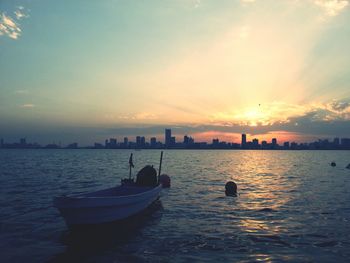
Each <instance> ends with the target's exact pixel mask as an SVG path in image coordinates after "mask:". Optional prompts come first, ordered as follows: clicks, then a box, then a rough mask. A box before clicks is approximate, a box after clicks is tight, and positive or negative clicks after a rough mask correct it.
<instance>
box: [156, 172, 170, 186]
mask: <svg viewBox="0 0 350 263" xmlns="http://www.w3.org/2000/svg"><path fill="white" fill-rule="evenodd" d="M159 182H160V183H161V184H162V187H163V188H169V187H170V177H169V175H167V174H162V175H161V176H160V177H159Z"/></svg>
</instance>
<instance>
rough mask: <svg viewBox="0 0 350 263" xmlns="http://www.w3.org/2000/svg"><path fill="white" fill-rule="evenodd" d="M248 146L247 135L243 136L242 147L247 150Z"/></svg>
mask: <svg viewBox="0 0 350 263" xmlns="http://www.w3.org/2000/svg"><path fill="white" fill-rule="evenodd" d="M246 145H247V135H246V134H244V133H243V134H242V141H241V146H242V148H245V147H246Z"/></svg>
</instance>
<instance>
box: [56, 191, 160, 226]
mask: <svg viewBox="0 0 350 263" xmlns="http://www.w3.org/2000/svg"><path fill="white" fill-rule="evenodd" d="M161 189H162V186H161V185H160V184H159V185H157V186H156V187H140V186H130V185H121V186H117V187H112V188H109V189H104V190H100V191H96V192H92V193H87V194H79V195H72V196H61V197H56V198H55V199H54V206H55V207H56V208H58V210H59V211H60V213H61V215H62V216H63V218H64V220H65V222H66V224H67V225H68V226H69V227H70V226H74V225H87V224H103V223H108V222H113V221H117V220H121V219H125V218H128V217H130V216H132V215H135V214H137V213H139V212H141V211H143V210H144V209H146V208H147V207H148V206H149V205H151V204H152V203H153V202H154V201H156V200H157V199H158V198H159V194H160V191H161Z"/></svg>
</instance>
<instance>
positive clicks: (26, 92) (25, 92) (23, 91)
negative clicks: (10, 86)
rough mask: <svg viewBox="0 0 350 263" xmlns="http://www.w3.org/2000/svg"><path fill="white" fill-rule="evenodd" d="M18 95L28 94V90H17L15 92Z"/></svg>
mask: <svg viewBox="0 0 350 263" xmlns="http://www.w3.org/2000/svg"><path fill="white" fill-rule="evenodd" d="M15 93H16V94H28V93H29V92H28V90H25V89H19V90H16V91H15Z"/></svg>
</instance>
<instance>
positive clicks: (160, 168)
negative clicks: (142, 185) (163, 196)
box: [158, 151, 163, 184]
mask: <svg viewBox="0 0 350 263" xmlns="http://www.w3.org/2000/svg"><path fill="white" fill-rule="evenodd" d="M162 162H163V151H161V152H160V161H159V170H158V184H159V183H160V172H161V170H162Z"/></svg>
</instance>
